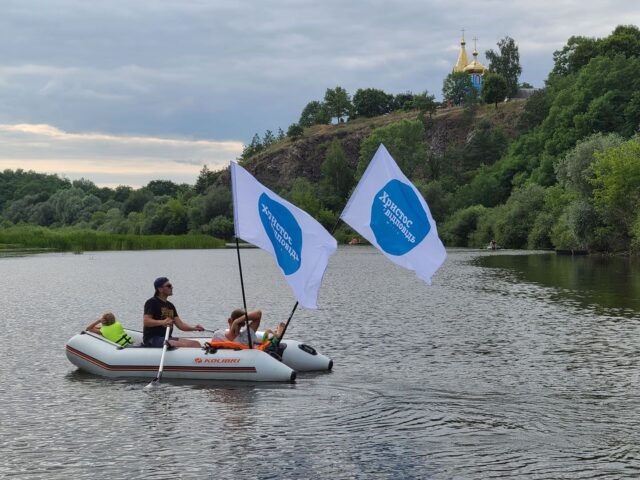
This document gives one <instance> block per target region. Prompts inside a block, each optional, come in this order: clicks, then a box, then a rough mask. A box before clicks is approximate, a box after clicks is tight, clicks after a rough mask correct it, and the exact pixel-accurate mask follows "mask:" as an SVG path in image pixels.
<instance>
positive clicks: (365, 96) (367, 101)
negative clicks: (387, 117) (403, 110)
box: [353, 88, 393, 117]
mask: <svg viewBox="0 0 640 480" xmlns="http://www.w3.org/2000/svg"><path fill="white" fill-rule="evenodd" d="M353 110H354V116H355V117H377V116H379V115H383V114H385V113H388V112H390V111H391V110H393V95H389V94H388V93H385V92H383V91H382V90H378V89H376V88H365V89H362V88H359V89H358V90H356V93H355V95H354V96H353Z"/></svg>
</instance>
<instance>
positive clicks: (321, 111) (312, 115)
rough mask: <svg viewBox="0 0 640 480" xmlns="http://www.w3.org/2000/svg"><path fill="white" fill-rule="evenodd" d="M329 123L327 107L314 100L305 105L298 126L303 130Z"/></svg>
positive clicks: (329, 116) (329, 117)
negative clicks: (303, 128)
mask: <svg viewBox="0 0 640 480" xmlns="http://www.w3.org/2000/svg"><path fill="white" fill-rule="evenodd" d="M329 122H331V115H330V114H329V111H328V109H327V106H326V105H325V104H324V103H322V102H318V101H316V100H313V101H311V102H309V103H307V105H306V106H305V107H304V109H303V110H302V113H301V114H300V120H298V124H299V125H300V126H301V127H305V128H306V127H311V126H313V125H325V124H327V123H329Z"/></svg>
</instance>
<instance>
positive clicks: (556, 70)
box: [551, 36, 598, 76]
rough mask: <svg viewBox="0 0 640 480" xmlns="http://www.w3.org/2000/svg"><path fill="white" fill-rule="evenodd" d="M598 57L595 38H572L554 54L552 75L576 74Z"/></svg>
mask: <svg viewBox="0 0 640 480" xmlns="http://www.w3.org/2000/svg"><path fill="white" fill-rule="evenodd" d="M596 55H598V47H597V42H596V40H595V39H593V38H587V37H580V36H578V37H575V36H574V37H570V38H569V40H568V41H567V44H566V45H565V46H564V47H562V49H561V50H556V51H555V52H553V70H552V71H551V73H552V75H561V76H565V75H569V74H572V73H576V72H577V71H578V70H580V69H581V68H582V67H584V66H585V65H586V64H587V63H589V61H590V60H591V59H592V58H593V57H595V56H596Z"/></svg>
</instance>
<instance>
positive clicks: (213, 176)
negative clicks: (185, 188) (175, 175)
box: [194, 165, 220, 195]
mask: <svg viewBox="0 0 640 480" xmlns="http://www.w3.org/2000/svg"><path fill="white" fill-rule="evenodd" d="M219 176H220V173H219V172H212V171H211V170H209V167H207V166H206V165H204V166H203V167H202V170H200V173H199V174H198V179H197V180H196V184H195V186H194V189H195V191H196V193H198V194H200V195H202V194H203V193H205V192H206V191H207V189H208V188H209V187H210V186H211V185H213V184H215V182H216V180H217V179H218V177H219Z"/></svg>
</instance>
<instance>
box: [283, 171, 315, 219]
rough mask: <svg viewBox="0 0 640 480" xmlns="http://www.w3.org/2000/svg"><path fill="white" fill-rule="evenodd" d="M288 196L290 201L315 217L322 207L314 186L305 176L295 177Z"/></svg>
mask: <svg viewBox="0 0 640 480" xmlns="http://www.w3.org/2000/svg"><path fill="white" fill-rule="evenodd" d="M288 196H289V199H290V201H291V203H293V204H294V205H295V206H297V207H298V208H301V209H302V210H304V211H305V212H307V213H308V214H309V215H311V216H312V217H316V216H317V215H318V213H319V212H320V210H321V208H322V204H321V203H320V200H319V199H318V194H317V192H316V188H315V187H314V185H313V184H312V183H311V182H310V181H309V180H308V179H307V178H304V177H298V178H295V179H294V180H293V182H291V190H290V192H289V195H288Z"/></svg>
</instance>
